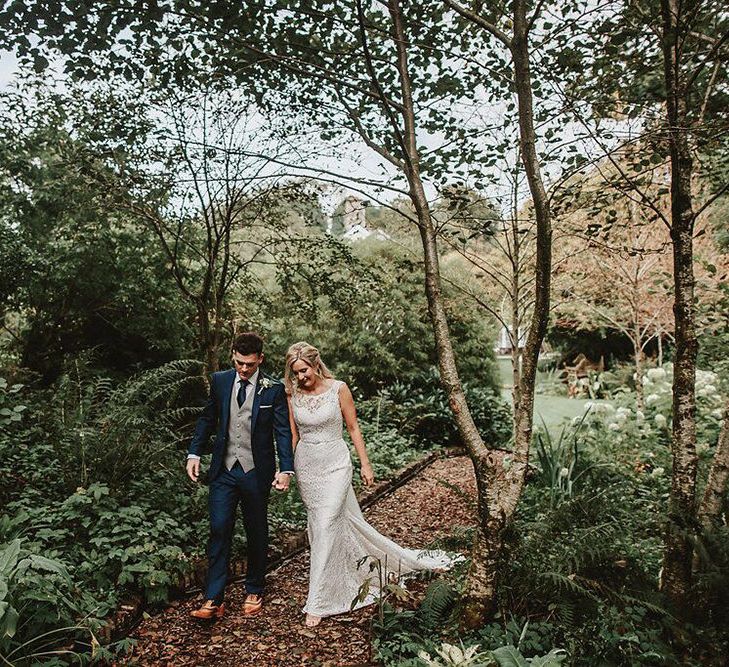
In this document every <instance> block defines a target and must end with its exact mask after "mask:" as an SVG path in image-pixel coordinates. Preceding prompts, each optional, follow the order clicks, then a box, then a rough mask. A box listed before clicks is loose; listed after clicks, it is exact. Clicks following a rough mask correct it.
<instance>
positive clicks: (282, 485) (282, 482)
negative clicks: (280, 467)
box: [271, 472, 291, 491]
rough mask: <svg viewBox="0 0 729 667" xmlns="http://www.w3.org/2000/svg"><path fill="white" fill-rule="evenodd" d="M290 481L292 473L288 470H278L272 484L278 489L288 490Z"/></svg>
mask: <svg viewBox="0 0 729 667" xmlns="http://www.w3.org/2000/svg"><path fill="white" fill-rule="evenodd" d="M290 483H291V475H289V474H288V473H286V472H277V473H276V477H275V478H274V480H273V484H271V486H272V487H273V488H274V489H276V491H288V490H289V484H290Z"/></svg>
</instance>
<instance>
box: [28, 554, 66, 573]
mask: <svg viewBox="0 0 729 667" xmlns="http://www.w3.org/2000/svg"><path fill="white" fill-rule="evenodd" d="M30 560H31V563H32V565H33V567H34V568H37V569H39V570H46V571H48V572H55V573H57V574H62V575H64V576H66V575H67V572H66V568H65V567H63V565H62V564H61V563H59V562H58V561H55V560H51V559H50V558H46V557H45V556H37V555H32V556H31V557H30Z"/></svg>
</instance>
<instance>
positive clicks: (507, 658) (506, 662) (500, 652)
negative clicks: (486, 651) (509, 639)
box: [491, 646, 529, 667]
mask: <svg viewBox="0 0 729 667" xmlns="http://www.w3.org/2000/svg"><path fill="white" fill-rule="evenodd" d="M491 655H492V656H493V657H494V660H496V662H497V663H498V664H499V667H529V663H528V662H527V659H526V658H525V657H524V656H523V655H522V654H521V651H519V649H518V648H516V647H515V646H501V647H499V648H497V649H495V650H493V651H491Z"/></svg>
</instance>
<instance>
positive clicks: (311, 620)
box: [304, 614, 321, 628]
mask: <svg viewBox="0 0 729 667" xmlns="http://www.w3.org/2000/svg"><path fill="white" fill-rule="evenodd" d="M304 623H305V624H306V627H307V628H315V627H316V626H317V625H319V623H321V616H314V615H312V614H307V615H306V620H305V621H304Z"/></svg>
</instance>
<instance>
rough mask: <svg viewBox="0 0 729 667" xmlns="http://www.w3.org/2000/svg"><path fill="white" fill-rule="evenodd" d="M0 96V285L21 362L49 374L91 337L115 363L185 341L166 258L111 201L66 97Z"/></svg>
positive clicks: (161, 352) (167, 354)
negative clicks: (15, 319)
mask: <svg viewBox="0 0 729 667" xmlns="http://www.w3.org/2000/svg"><path fill="white" fill-rule="evenodd" d="M26 93H27V94H26ZM2 102H3V104H2V105H0V106H2V108H3V110H4V111H3V112H2V113H1V114H0V155H2V157H3V158H4V159H3V172H2V175H1V177H0V229H3V230H5V231H3V232H2V234H1V235H0V239H1V241H0V243H1V244H2V245H0V258H4V257H5V254H7V253H11V254H12V256H8V258H7V263H9V264H11V265H12V266H11V267H10V268H11V270H10V271H8V273H7V275H8V278H9V281H8V282H7V283H6V282H5V280H3V289H4V290H7V291H8V293H7V295H6V296H7V297H8V299H7V302H8V303H10V304H12V306H13V309H14V310H16V311H17V313H18V316H19V318H20V319H19V326H18V331H17V332H16V336H17V338H18V339H19V345H20V352H21V357H22V363H23V365H24V366H26V367H28V368H31V369H33V370H36V371H38V372H40V373H41V374H43V375H44V377H45V378H46V379H47V380H48V379H55V377H57V375H58V372H59V370H60V368H61V366H62V362H63V358H64V356H65V355H75V354H77V353H79V351H81V350H84V349H88V348H90V347H97V348H98V349H99V354H100V356H101V357H102V358H103V361H104V363H105V364H106V365H107V366H108V367H111V368H115V369H124V370H125V371H126V372H128V368H129V367H130V366H134V365H136V364H139V365H147V366H148V365H150V364H153V363H159V362H161V361H164V360H167V359H169V358H171V357H172V356H179V355H180V353H182V352H183V351H186V349H187V348H186V343H187V340H189V338H188V336H189V332H188V331H187V329H186V325H185V321H186V319H188V318H187V315H186V313H185V306H184V305H183V304H181V302H180V300H179V299H178V297H177V294H176V292H175V288H174V285H173V283H172V281H171V279H170V276H169V274H168V271H167V268H166V259H165V257H164V256H163V254H162V253H161V252H160V250H159V248H158V245H157V243H156V241H155V237H154V235H153V234H152V233H151V232H150V231H149V230H148V229H147V228H146V227H145V226H144V225H143V224H141V223H140V220H139V219H137V218H136V217H135V216H134V215H132V214H131V213H129V212H128V211H127V212H125V211H122V210H120V209H119V207H118V206H116V204H115V202H113V201H112V200H111V196H110V192H109V189H108V187H105V185H104V183H103V181H104V174H105V170H107V165H105V164H103V163H102V162H100V161H96V162H94V159H93V157H91V156H90V155H89V153H90V152H91V150H90V147H89V146H88V145H87V144H85V143H84V141H83V140H81V139H79V138H78V137H76V136H72V135H71V134H70V133H69V130H68V126H69V125H70V124H72V119H71V118H70V117H69V115H70V114H71V113H72V110H73V109H75V106H74V104H73V102H72V101H70V100H67V99H63V98H60V97H56V96H54V95H53V94H51V93H49V92H48V90H44V89H41V90H40V91H33V90H31V91H24V92H23V93H5V94H3V96H2ZM79 132H80V133H82V132H83V128H81V129H79ZM89 172H91V173H93V174H94V176H93V177H91V173H89ZM3 253H5V254H3ZM0 261H2V262H6V260H5V259H0ZM4 275H6V274H5V271H3V276H4ZM4 301H6V300H4Z"/></svg>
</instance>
